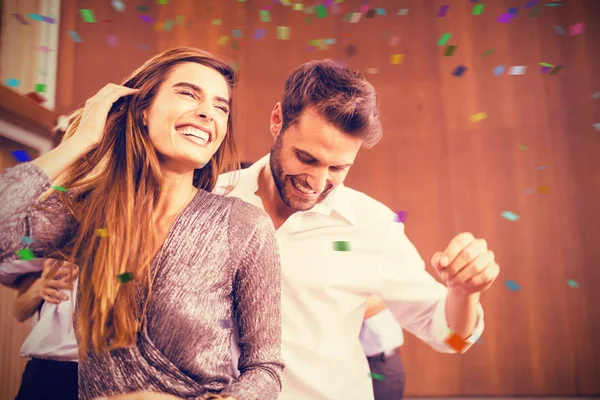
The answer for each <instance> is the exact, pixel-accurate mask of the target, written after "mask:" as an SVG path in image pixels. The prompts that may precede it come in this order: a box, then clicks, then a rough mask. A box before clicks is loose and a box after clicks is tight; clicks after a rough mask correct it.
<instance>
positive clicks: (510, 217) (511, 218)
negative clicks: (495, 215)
mask: <svg viewBox="0 0 600 400" xmlns="http://www.w3.org/2000/svg"><path fill="white" fill-rule="evenodd" d="M500 215H501V216H502V217H504V218H506V219H507V220H509V221H517V220H519V218H521V217H519V216H518V215H517V214H515V213H513V212H512V211H503V212H502V214H500Z"/></svg>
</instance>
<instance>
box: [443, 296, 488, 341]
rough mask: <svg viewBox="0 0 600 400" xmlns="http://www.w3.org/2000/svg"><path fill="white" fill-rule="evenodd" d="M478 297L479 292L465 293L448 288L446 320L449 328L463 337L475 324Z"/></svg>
mask: <svg viewBox="0 0 600 400" xmlns="http://www.w3.org/2000/svg"><path fill="white" fill-rule="evenodd" d="M479 298H480V294H479V293H475V294H471V295H465V294H462V293H458V292H456V291H454V290H452V288H450V289H449V290H448V297H447V298H446V320H447V321H448V326H449V327H450V329H452V331H453V332H455V333H456V334H457V335H459V336H460V337H462V338H463V339H466V338H467V337H469V336H471V333H472V332H473V329H475V326H476V324H477V318H478V315H479V314H478V312H477V305H478V304H479Z"/></svg>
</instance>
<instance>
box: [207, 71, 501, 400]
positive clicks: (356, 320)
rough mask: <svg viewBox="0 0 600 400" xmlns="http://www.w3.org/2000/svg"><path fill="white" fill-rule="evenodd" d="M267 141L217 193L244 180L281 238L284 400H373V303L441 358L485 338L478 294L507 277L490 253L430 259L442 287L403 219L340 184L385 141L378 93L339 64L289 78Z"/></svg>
mask: <svg viewBox="0 0 600 400" xmlns="http://www.w3.org/2000/svg"><path fill="white" fill-rule="evenodd" d="M270 131H271V134H272V135H273V137H274V145H273V148H272V149H271V153H270V155H267V156H265V157H263V158H262V159H261V160H259V161H257V162H256V163H255V164H254V165H253V166H251V167H250V168H248V169H245V170H243V171H240V172H231V173H229V174H226V175H224V176H222V177H221V179H220V181H219V185H218V187H217V191H218V192H225V191H226V190H227V186H230V185H231V183H232V182H235V181H236V177H239V180H238V182H237V185H236V186H235V187H234V188H233V189H232V190H231V192H230V193H229V195H232V196H237V197H239V198H241V199H243V200H245V201H247V202H249V203H251V204H254V205H256V206H258V207H260V208H262V209H264V210H265V211H266V212H267V213H268V214H269V215H270V217H271V219H272V221H273V224H274V226H275V228H276V229H277V237H278V241H279V246H280V251H281V261H282V268H283V282H282V318H283V331H282V355H283V360H284V362H285V364H286V368H285V370H284V372H283V389H282V393H281V395H280V397H279V398H280V399H281V400H300V399H307V400H309V399H310V400H370V399H373V386H372V383H371V378H370V377H369V366H368V363H367V359H366V357H365V354H364V352H363V349H362V348H361V345H360V342H359V333H360V327H361V323H362V321H363V317H364V313H365V305H366V302H367V299H368V298H369V296H371V295H373V294H376V295H379V296H380V297H381V298H382V299H383V300H384V301H385V302H386V304H387V306H388V308H389V309H390V311H391V312H392V313H393V314H394V316H395V317H396V319H397V320H398V322H399V323H400V325H401V326H402V327H403V328H404V329H407V330H408V331H409V332H412V333H413V334H415V335H416V336H417V337H419V338H420V339H422V340H424V341H425V342H426V343H428V344H429V345H430V346H431V347H433V348H434V349H436V350H438V351H441V352H449V353H451V352H456V350H454V349H453V348H451V347H450V346H449V345H448V344H446V338H447V337H448V332H449V330H451V331H452V332H454V334H455V335H456V336H457V337H460V338H462V340H464V346H465V348H464V349H466V348H468V347H469V346H470V345H471V344H472V343H473V342H474V340H476V336H477V335H478V334H479V333H480V332H481V331H482V329H483V310H482V308H481V306H480V305H479V296H480V293H481V292H483V291H484V290H486V289H487V288H489V287H490V285H491V284H492V282H493V281H494V280H495V278H496V277H497V275H498V272H499V267H498V265H497V264H496V263H495V261H494V254H493V253H492V252H491V251H489V250H488V249H487V244H486V242H485V241H484V240H482V239H475V238H474V237H473V235H471V234H469V233H463V234H459V235H457V236H456V237H455V238H454V239H452V241H451V242H450V244H449V245H448V246H447V247H446V248H445V249H443V250H442V251H440V252H437V253H435V254H434V256H433V258H432V259H431V262H432V265H433V267H434V268H435V270H436V271H437V272H438V274H439V276H440V278H441V280H442V282H444V284H445V285H446V286H444V285H442V284H440V283H438V282H437V281H435V279H433V277H432V276H431V275H429V274H428V273H427V272H426V271H425V264H424V262H423V260H422V259H421V257H420V256H419V253H418V252H417V250H416V249H415V247H414V246H413V245H412V243H411V242H410V241H409V240H408V238H407V237H406V235H405V234H404V225H403V224H402V223H399V222H395V214H394V213H393V212H392V211H391V210H390V209H389V208H387V207H386V206H384V205H383V204H381V203H379V202H377V201H376V200H374V199H372V198H370V197H368V196H367V195H365V194H363V193H360V192H358V191H356V190H353V189H350V188H347V187H345V186H344V185H343V181H344V179H345V177H346V174H347V173H348V170H349V169H350V167H351V166H352V164H353V162H354V159H355V157H356V154H357V152H358V150H359V149H360V147H361V146H362V147H366V148H369V147H372V146H373V145H375V144H376V143H377V142H378V141H379V140H380V138H381V136H382V131H381V123H380V120H379V111H378V107H377V97H376V94H375V90H374V89H373V87H372V86H371V85H370V84H369V83H368V82H367V81H366V80H365V79H364V78H363V77H362V75H360V74H359V73H358V72H355V71H352V70H350V69H347V68H342V67H341V66H339V65H338V64H336V63H335V62H333V61H313V62H310V63H307V64H304V65H302V66H300V67H299V68H298V69H297V70H296V71H294V72H293V73H292V75H290V77H289V78H288V79H287V81H286V84H285V89H284V94H283V99H282V102H281V103H277V104H276V105H275V107H274V109H273V111H272V113H271V124H270ZM464 349H463V351H464Z"/></svg>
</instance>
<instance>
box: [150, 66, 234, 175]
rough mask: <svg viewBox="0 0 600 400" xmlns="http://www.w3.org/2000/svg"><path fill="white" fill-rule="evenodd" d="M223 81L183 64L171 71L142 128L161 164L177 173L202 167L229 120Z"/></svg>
mask: <svg viewBox="0 0 600 400" xmlns="http://www.w3.org/2000/svg"><path fill="white" fill-rule="evenodd" d="M229 112H230V108H229V90H228V87H227V83H226V82H225V78H223V76H222V75H221V74H220V73H219V72H217V71H215V70H214V69H212V68H209V67H206V66H204V65H201V64H197V63H193V62H186V63H182V64H179V65H177V66H176V67H174V68H173V70H171V72H170V74H169V76H168V77H167V79H166V80H165V81H164V82H163V83H162V84H161V85H160V87H159V89H158V92H157V94H156V96H155V97H154V99H153V101H152V104H151V105H150V107H148V109H146V110H144V124H145V125H146V126H147V128H148V133H149V135H150V140H151V141H152V144H153V145H154V147H155V148H156V151H157V152H158V154H159V156H160V160H161V163H163V164H165V163H166V164H168V165H170V166H171V168H175V169H177V170H180V171H186V170H191V169H197V168H202V167H204V166H205V165H206V164H207V163H208V162H209V160H210V159H211V157H212V156H213V155H214V154H215V152H216V151H217V149H218V148H219V146H220V145H221V143H222V142H223V139H224V138H225V135H226V134H227V121H228V118H229Z"/></svg>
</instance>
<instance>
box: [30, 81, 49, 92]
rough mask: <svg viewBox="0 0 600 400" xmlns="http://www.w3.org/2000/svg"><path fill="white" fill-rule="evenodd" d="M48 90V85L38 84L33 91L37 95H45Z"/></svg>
mask: <svg viewBox="0 0 600 400" xmlns="http://www.w3.org/2000/svg"><path fill="white" fill-rule="evenodd" d="M47 88H48V85H46V84H45V83H36V84H35V87H34V89H33V90H34V92H36V93H45V92H46V89H47Z"/></svg>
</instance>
